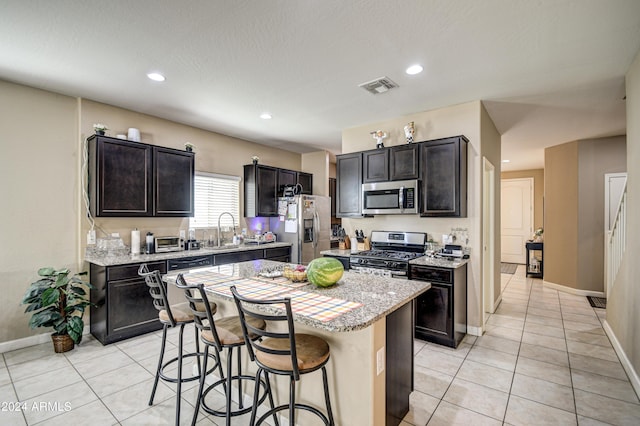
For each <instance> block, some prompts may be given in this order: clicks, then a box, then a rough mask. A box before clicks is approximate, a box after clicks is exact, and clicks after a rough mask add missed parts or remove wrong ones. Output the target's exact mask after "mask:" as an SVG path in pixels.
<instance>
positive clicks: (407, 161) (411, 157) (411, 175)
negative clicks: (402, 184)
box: [389, 143, 420, 180]
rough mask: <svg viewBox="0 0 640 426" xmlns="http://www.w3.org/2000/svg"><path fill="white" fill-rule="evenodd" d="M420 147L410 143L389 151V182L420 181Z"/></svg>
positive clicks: (393, 147)
mask: <svg viewBox="0 0 640 426" xmlns="http://www.w3.org/2000/svg"><path fill="white" fill-rule="evenodd" d="M419 160H420V145H418V144H415V143H410V144H406V145H397V146H392V147H391V148H390V149H389V180H410V179H420V168H419V167H420V161H419Z"/></svg>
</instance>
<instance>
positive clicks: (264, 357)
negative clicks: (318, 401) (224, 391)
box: [231, 286, 335, 426]
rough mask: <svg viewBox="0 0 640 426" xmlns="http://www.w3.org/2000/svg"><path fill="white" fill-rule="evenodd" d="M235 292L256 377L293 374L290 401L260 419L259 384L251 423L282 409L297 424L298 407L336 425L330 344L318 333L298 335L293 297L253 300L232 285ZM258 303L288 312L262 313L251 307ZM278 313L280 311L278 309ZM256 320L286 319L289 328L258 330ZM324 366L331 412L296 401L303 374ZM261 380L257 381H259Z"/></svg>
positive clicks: (283, 320)
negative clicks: (329, 369)
mask: <svg viewBox="0 0 640 426" xmlns="http://www.w3.org/2000/svg"><path fill="white" fill-rule="evenodd" d="M231 293H232V294H233V298H234V300H235V302H236V306H237V307H238V312H239V314H240V322H241V324H242V331H243V333H244V336H245V340H246V342H247V347H248V349H249V356H250V357H251V360H252V361H255V362H256V364H258V367H259V368H258V371H257V373H256V378H258V379H259V378H260V375H261V374H262V373H264V376H265V381H266V382H267V383H269V379H268V377H269V374H268V373H273V374H280V375H286V376H289V404H283V405H279V406H277V407H275V408H274V407H273V405H272V407H271V409H270V410H269V411H267V412H266V413H264V414H263V415H262V417H260V418H259V419H258V421H257V422H256V419H255V418H256V413H257V398H258V391H259V389H258V387H257V386H256V390H255V392H254V394H253V406H254V409H253V411H252V412H251V421H250V423H249V424H250V425H252V426H253V425H255V424H258V425H259V424H260V423H262V422H263V421H264V420H265V419H266V418H267V417H269V416H270V415H274V416H275V414H276V413H277V412H278V411H282V410H286V409H287V408H288V409H289V425H295V424H296V422H295V409H296V408H299V409H302V410H306V411H310V412H312V413H314V414H315V415H317V416H318V417H320V419H321V420H322V421H323V422H324V423H325V425H334V424H335V423H334V420H333V413H332V412H331V401H330V400H329V384H328V380H327V369H326V368H325V366H326V364H327V362H328V361H329V356H330V352H329V344H328V343H327V342H326V341H325V340H324V339H322V338H320V337H318V336H313V335H310V334H302V333H299V334H297V333H296V332H295V330H294V326H293V314H292V312H291V299H290V298H288V297H285V298H280V299H270V300H257V299H249V298H247V297H243V296H241V295H240V294H238V291H237V289H236V287H235V286H232V287H231ZM252 305H253V307H255V306H268V305H270V306H272V307H273V308H276V309H277V308H279V309H280V310H281V309H282V308H283V307H284V310H285V314H284V315H283V314H275V313H274V314H267V313H259V312H256V310H249V309H248V308H250V307H252ZM274 312H277V311H276V310H275V309H274ZM255 320H265V321H274V322H276V321H282V322H286V324H287V329H286V331H282V332H276V331H267V330H261V329H257V328H255V327H254V326H253V325H252V322H253V321H255ZM256 335H257V336H260V337H261V338H262V339H261V340H258V339H255V338H249V337H250V336H256ZM318 369H322V382H323V385H324V400H325V404H326V406H327V415H325V414H324V413H322V412H321V411H320V410H318V409H317V408H315V407H313V406H311V405H307V404H301V403H296V400H295V398H296V397H295V391H296V382H297V381H298V380H300V375H301V374H307V373H311V372H313V371H316V370H318ZM256 383H257V382H256Z"/></svg>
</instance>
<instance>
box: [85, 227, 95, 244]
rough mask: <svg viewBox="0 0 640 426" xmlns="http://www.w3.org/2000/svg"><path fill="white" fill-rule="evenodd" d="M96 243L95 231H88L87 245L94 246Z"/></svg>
mask: <svg viewBox="0 0 640 426" xmlns="http://www.w3.org/2000/svg"><path fill="white" fill-rule="evenodd" d="M95 243H96V231H95V229H91V230H89V232H87V244H95Z"/></svg>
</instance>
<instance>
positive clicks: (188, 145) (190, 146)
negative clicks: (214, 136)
mask: <svg viewBox="0 0 640 426" xmlns="http://www.w3.org/2000/svg"><path fill="white" fill-rule="evenodd" d="M195 147H196V146H195V145H194V144H192V143H190V142H187V143H185V144H184V149H185V150H186V151H187V152H193V148H195Z"/></svg>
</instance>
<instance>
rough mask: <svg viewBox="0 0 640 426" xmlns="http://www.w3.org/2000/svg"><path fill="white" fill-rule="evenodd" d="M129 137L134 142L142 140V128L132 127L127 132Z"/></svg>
mask: <svg viewBox="0 0 640 426" xmlns="http://www.w3.org/2000/svg"><path fill="white" fill-rule="evenodd" d="M127 139H129V140H130V141H134V142H140V130H139V129H136V128H135V127H130V128H129V132H128V133H127Z"/></svg>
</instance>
